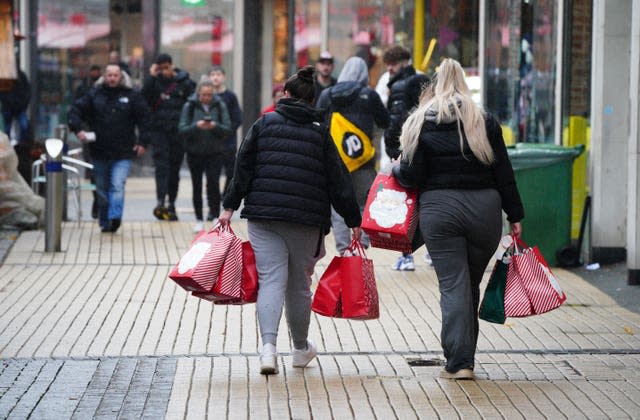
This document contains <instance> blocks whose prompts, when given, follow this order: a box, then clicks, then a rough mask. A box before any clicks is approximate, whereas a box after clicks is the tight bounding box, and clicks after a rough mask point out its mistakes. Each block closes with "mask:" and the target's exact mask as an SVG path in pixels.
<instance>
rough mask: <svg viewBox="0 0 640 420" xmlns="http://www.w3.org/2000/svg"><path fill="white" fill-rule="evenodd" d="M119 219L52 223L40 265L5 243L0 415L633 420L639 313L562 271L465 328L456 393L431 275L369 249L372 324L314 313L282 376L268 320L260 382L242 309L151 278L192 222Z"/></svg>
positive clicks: (137, 194)
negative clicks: (301, 360)
mask: <svg viewBox="0 0 640 420" xmlns="http://www.w3.org/2000/svg"><path fill="white" fill-rule="evenodd" d="M133 184H134V185H133V187H132V188H131V191H132V192H133V194H134V196H133V197H131V198H132V199H131V200H129V198H130V197H129V196H128V200H129V201H128V204H131V203H132V202H136V201H135V200H136V199H137V200H139V202H140V203H142V202H144V197H143V198H141V197H142V195H143V194H147V192H145V191H146V190H145V188H146V187H145V186H146V185H150V186H151V187H153V183H148V182H147V181H143V180H141V181H139V182H138V183H136V181H135V179H134V180H133ZM187 190H188V189H187ZM183 191H184V190H183ZM128 194H129V192H128ZM145 197H146V196H145ZM85 201H90V200H85ZM136 204H137V203H136ZM147 207H149V208H151V207H152V205H150V206H147ZM181 219H184V220H189V219H188V217H187V216H185V217H181ZM130 220H132V221H128V219H126V218H125V221H124V224H123V228H122V230H121V231H119V232H118V233H117V234H115V235H104V234H101V233H100V232H99V230H98V228H97V226H96V224H95V223H92V222H90V221H83V222H81V223H80V224H78V223H75V222H67V223H65V224H64V226H63V237H62V248H63V252H61V253H55V254H47V253H44V252H43V249H44V233H43V232H37V231H30V232H23V233H22V234H21V235H20V236H19V238H18V239H17V241H15V243H14V244H13V246H12V248H11V249H10V251H9V253H8V255H7V256H6V258H5V260H4V263H3V265H2V266H1V267H0V418H29V417H31V418H51V419H61V418H78V419H84V418H140V417H152V416H153V417H154V418H160V417H165V418H171V419H173V418H194V419H196V418H197V419H199V418H204V417H206V416H208V417H215V418H223V417H233V418H245V417H253V418H310V417H313V418H322V419H324V418H339V419H342V418H358V419H360V418H403V419H404V418H436V417H438V418H460V417H467V418H523V417H526V418H530V417H544V418H559V417H571V418H574V417H589V418H638V417H640V339H639V337H638V332H639V331H640V314H637V313H635V312H632V311H629V310H627V309H625V308H624V307H622V306H620V305H618V304H617V303H616V302H615V301H614V300H613V299H611V298H610V297H609V296H608V295H606V294H604V293H603V292H601V291H600V290H599V289H598V288H596V287H594V286H592V285H590V284H589V283H588V282H586V281H585V280H583V279H582V278H581V277H579V276H578V275H576V274H575V273H572V272H569V271H565V270H560V269H558V270H555V271H556V274H557V275H558V277H559V278H560V281H561V284H562V286H563V288H564V289H565V291H566V293H567V295H568V300H567V303H566V304H565V305H563V306H562V307H561V308H560V309H558V310H555V311H552V312H550V313H548V314H545V315H542V316H537V317H532V318H525V319H508V320H507V324H506V325H494V324H489V323H486V322H481V333H480V338H479V344H478V347H479V351H478V355H477V364H476V370H475V371H476V376H477V380H476V381H466V382H465V381H461V382H455V381H449V380H442V379H439V378H438V377H437V372H438V371H439V370H440V369H441V367H440V363H441V362H442V354H441V351H440V344H439V330H440V320H439V318H440V311H439V305H438V288H437V281H436V278H435V273H434V272H433V270H432V269H430V268H429V267H427V266H426V264H425V263H424V262H423V260H422V255H420V254H421V251H419V252H418V254H419V255H417V256H416V262H417V270H416V271H415V272H412V273H409V272H406V273H398V272H395V271H393V270H391V269H390V268H389V267H390V265H391V264H392V263H393V261H394V259H395V258H396V256H397V255H396V254H395V253H393V252H387V251H383V250H377V249H374V250H371V251H370V252H369V256H370V257H371V258H373V260H374V261H375V268H376V279H377V282H378V288H379V293H380V303H381V317H380V319H378V320H374V321H366V322H363V321H348V320H335V319H330V318H325V317H320V316H316V315H313V316H312V321H311V328H310V337H311V338H312V339H313V340H314V341H315V342H316V344H317V347H318V349H319V356H318V359H317V361H314V362H312V363H311V365H310V366H309V367H308V368H307V369H294V368H291V355H290V345H289V337H288V334H287V329H286V324H285V323H284V322H283V323H282V324H281V329H280V331H281V332H280V336H279V338H278V340H279V341H278V349H279V351H280V354H281V356H280V367H281V372H280V374H279V375H274V376H270V377H268V378H267V377H264V376H261V375H259V373H258V370H259V367H258V363H259V362H258V356H257V351H258V347H259V337H258V333H257V320H256V316H255V307H254V305H245V306H241V307H238V306H229V307H227V306H212V305H211V304H210V303H208V302H206V301H202V300H199V299H195V298H193V297H190V296H189V295H188V294H187V293H186V292H185V291H183V290H182V289H180V288H178V287H176V286H175V285H174V284H173V282H171V281H170V280H168V279H167V277H166V276H167V273H168V271H169V270H170V268H171V266H172V265H173V263H175V262H176V261H177V260H178V259H179V257H180V255H181V254H182V253H183V252H184V251H185V250H186V248H187V246H188V243H189V241H190V240H191V238H192V236H193V235H192V233H191V223H190V222H188V221H187V222H182V221H181V222H177V223H161V222H156V221H151V220H134V218H132V219H130ZM233 223H234V224H233V226H234V230H235V231H236V233H237V234H238V235H239V236H241V237H244V238H246V224H245V223H244V222H243V221H240V220H237V221H234V222H233ZM332 246H333V244H332V242H331V237H330V236H328V237H327V249H328V250H329V251H330V252H329V255H328V256H327V257H325V258H324V259H323V260H321V261H320V263H319V264H318V266H317V269H316V274H315V276H316V278H315V280H317V278H318V276H319V275H320V274H321V273H322V272H323V270H324V269H325V268H326V266H327V265H328V263H329V261H330V258H331V256H332V255H333V254H332V252H331V250H332ZM636 290H637V289H633V288H630V289H629V293H637V292H636ZM637 295H638V296H640V293H638V294H637ZM409 362H411V363H413V364H417V366H411V365H410V364H409ZM421 364H422V366H421ZM424 365H426V366H424Z"/></svg>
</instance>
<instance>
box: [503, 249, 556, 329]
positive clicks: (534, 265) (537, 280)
mask: <svg viewBox="0 0 640 420" xmlns="http://www.w3.org/2000/svg"><path fill="white" fill-rule="evenodd" d="M513 240H514V247H515V252H514V255H513V257H511V263H509V269H508V271H507V285H506V287H505V291H504V312H505V315H506V316H508V317H523V316H529V315H534V314H542V313H545V312H548V311H550V310H552V309H555V308H557V307H559V306H560V305H562V303H563V302H564V301H565V300H567V296H566V295H565V294H564V292H563V291H562V289H561V288H560V284H559V283H558V280H557V279H556V277H555V276H554V275H553V273H552V272H551V270H550V269H549V265H548V264H547V262H546V261H545V259H544V257H543V256H542V254H541V253H540V250H539V249H538V247H537V246H534V247H533V248H530V247H529V246H527V244H526V243H524V242H523V241H522V240H521V239H519V238H516V237H514V238H513ZM518 245H520V247H519V246H518Z"/></svg>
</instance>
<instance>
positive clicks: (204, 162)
mask: <svg viewBox="0 0 640 420" xmlns="http://www.w3.org/2000/svg"><path fill="white" fill-rule="evenodd" d="M223 162H224V155H223V154H216V155H210V156H202V155H195V154H191V153H187V164H188V165H189V171H190V172H191V185H192V186H193V210H194V211H195V213H196V219H198V220H203V219H202V174H203V173H204V174H206V175H207V204H208V205H209V213H210V214H211V215H212V216H213V217H218V216H219V215H220V172H221V171H222V164H223Z"/></svg>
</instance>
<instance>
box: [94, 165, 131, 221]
mask: <svg viewBox="0 0 640 420" xmlns="http://www.w3.org/2000/svg"><path fill="white" fill-rule="evenodd" d="M132 162H133V161H132V160H131V159H118V160H100V159H96V160H95V161H94V162H93V165H94V166H93V171H94V173H95V177H96V193H97V198H98V214H99V217H98V221H99V223H100V227H101V228H107V227H109V220H113V219H122V211H123V209H124V184H125V182H126V181H127V176H128V175H129V169H130V168H131V163H132Z"/></svg>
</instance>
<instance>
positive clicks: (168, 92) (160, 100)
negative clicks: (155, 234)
mask: <svg viewBox="0 0 640 420" xmlns="http://www.w3.org/2000/svg"><path fill="white" fill-rule="evenodd" d="M194 90H195V83H194V82H193V81H192V80H191V79H190V78H189V73H187V72H185V71H183V70H180V69H178V68H175V67H174V66H173V60H172V58H171V56H170V55H169V54H160V55H159V56H158V58H157V59H156V62H155V63H154V64H153V65H152V66H151V68H150V69H149V77H147V78H146V80H145V81H144V85H143V87H142V95H143V96H144V97H145V99H146V100H147V103H148V104H149V107H150V108H151V113H152V114H151V115H152V122H151V124H152V125H151V127H152V128H151V130H152V134H151V141H152V145H153V162H154V165H155V170H156V198H157V205H156V207H155V208H154V209H153V215H154V216H155V217H156V218H158V219H159V220H178V216H177V215H176V207H175V202H176V198H177V197H178V183H179V181H180V166H182V160H183V159H184V145H183V142H182V139H181V138H180V135H179V133H178V123H179V122H180V114H181V112H182V107H183V105H184V104H185V102H187V100H188V99H189V96H191V94H192V93H193V92H194ZM167 197H168V199H169V205H168V206H167V207H165V203H166V201H165V200H166V199H167Z"/></svg>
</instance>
